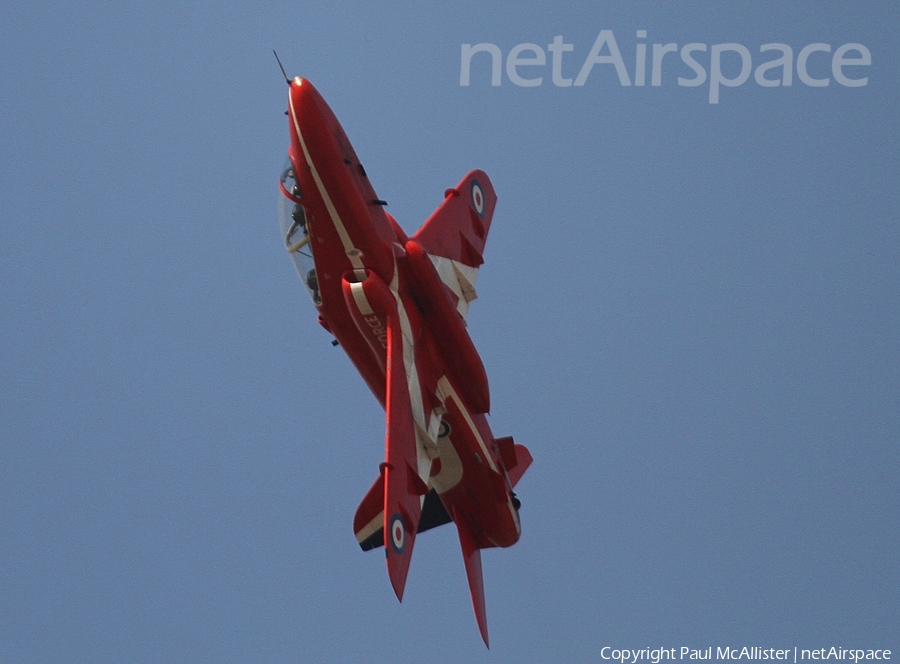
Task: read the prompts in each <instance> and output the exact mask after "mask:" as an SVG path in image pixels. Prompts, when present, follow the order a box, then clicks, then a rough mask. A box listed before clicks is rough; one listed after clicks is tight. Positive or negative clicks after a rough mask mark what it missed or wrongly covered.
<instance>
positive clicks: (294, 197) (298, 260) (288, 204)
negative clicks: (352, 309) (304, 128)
mask: <svg viewBox="0 0 900 664" xmlns="http://www.w3.org/2000/svg"><path fill="white" fill-rule="evenodd" d="M279 184H280V188H281V196H279V201H278V218H279V221H280V222H281V234H282V237H284V246H285V248H286V249H287V250H288V253H289V254H290V255H291V258H292V259H293V261H294V267H295V268H297V273H298V274H299V275H300V279H301V280H302V281H303V284H304V285H305V286H306V290H307V291H309V296H310V297H311V298H312V301H313V303H314V304H315V305H316V306H320V305H321V304H322V296H321V294H320V293H319V280H318V279H317V277H316V264H315V261H314V260H313V255H312V244H311V242H310V235H309V229H308V228H307V225H306V210H305V209H304V207H303V203H302V202H301V201H302V195H301V193H300V186H299V185H298V183H297V174H296V173H295V172H294V165H293V164H292V163H291V160H290V159H288V160H287V163H286V164H285V167H284V168H283V169H282V171H281V182H280V183H279Z"/></svg>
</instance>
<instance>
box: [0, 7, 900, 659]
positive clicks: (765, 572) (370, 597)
mask: <svg viewBox="0 0 900 664" xmlns="http://www.w3.org/2000/svg"><path fill="white" fill-rule="evenodd" d="M898 19H900V11H898V9H897V8H895V7H894V6H893V5H890V4H888V3H867V4H865V5H853V6H850V5H844V4H840V5H838V4H831V3H829V4H828V5H827V6H826V5H823V4H822V3H809V2H799V3H790V4H787V5H783V6H782V5H779V6H777V7H775V6H774V5H773V6H771V7H769V8H764V7H763V6H762V5H761V4H760V3H752V4H751V3H731V2H728V3H721V2H684V3H678V4H677V6H668V5H667V6H663V5H662V4H661V3H650V2H608V3H587V2H573V3H566V4H565V6H563V7H556V8H551V7H547V6H546V3H534V2H531V3H524V4H523V3H511V2H501V3H493V4H491V5H490V6H487V5H486V4H484V3H459V4H453V5H450V4H446V5H442V6H440V7H429V8H424V9H423V8H421V7H420V5H419V4H418V3H385V4H384V5H382V6H379V7H378V8H374V7H372V6H370V5H369V4H362V3H360V4H359V5H356V4H354V3H346V4H342V5H340V6H335V5H332V4H331V3H302V4H301V3H278V2H270V3H262V4H259V3H229V4H214V3H190V4H188V5H186V6H169V5H162V4H158V3H137V4H135V5H130V6H126V5H121V4H111V3H57V4H54V3H45V4H39V5H34V4H29V5H25V4H20V5H15V4H13V5H9V6H4V7H3V8H2V9H0V83H2V85H0V324H2V330H3V334H2V335H0V661H4V662H7V661H8V662H51V661H91V662H122V661H132V662H144V661H146V662H159V661H172V662H231V661H233V662H246V661H273V662H275V661H279V662H280V661H290V662H294V661H317V662H318V661H321V662H327V661H335V662H337V661H385V662H388V661H390V662H407V661H409V662H413V661H417V662H418V661H423V660H424V659H425V658H427V659H428V660H429V661H432V662H458V661H498V662H513V661H515V662H539V661H546V660H547V659H548V658H555V659H558V660H560V661H563V660H565V661H586V662H587V661H597V658H598V652H599V650H600V649H601V648H603V647H604V646H610V647H613V648H644V647H681V646H688V647H691V648H705V647H708V646H714V647H715V646H726V645H729V646H732V647H741V646H745V645H746V646H753V645H755V646H761V647H780V648H793V647H794V646H797V647H798V648H819V647H830V646H832V645H834V646H838V647H846V648H851V647H852V648H893V649H894V650H895V651H898V650H900V643H898V640H897V633H898V631H897V627H898V619H900V555H898V544H900V535H898V532H900V528H898V526H900V508H898V505H900V502H898V501H897V487H898V485H897V477H898V470H900V467H898V466H900V463H898V442H900V415H898V414H900V408H898V403H900V336H898V334H897V329H898V327H900V231H898V226H897V220H896V216H897V212H896V211H897V209H898V202H900V201H898V187H897V176H898V173H900V163H898V161H900V139H898V136H900V126H898V125H900V120H898V118H900V116H898V114H897V108H898V101H900V99H898V97H900V95H898V89H900V88H898V84H897V82H898V78H900V60H898V56H900V41H898V39H897V35H896V25H897V24H898ZM601 30H611V31H612V32H613V34H614V36H615V39H616V42H617V45H618V47H619V49H620V51H621V54H622V58H623V63H624V65H625V67H626V69H627V71H628V72H629V77H630V78H631V79H632V80H633V78H634V76H633V74H634V67H635V53H636V45H637V44H638V43H646V44H647V45H648V46H647V51H648V54H649V55H648V76H647V81H648V85H646V86H643V87H638V86H634V85H631V86H627V87H625V86H622V85H620V81H619V78H618V76H617V74H616V71H615V68H614V66H613V65H610V64H598V65H596V66H595V68H594V69H593V70H591V72H590V75H589V77H588V79H587V80H586V82H585V84H584V85H582V86H570V87H559V86H556V85H554V84H553V83H552V80H551V78H552V71H551V70H552V65H551V57H552V56H551V52H550V50H548V48H547V47H548V45H550V44H551V43H552V42H553V40H554V37H556V36H557V35H562V36H563V38H564V40H565V43H569V44H572V50H571V52H567V53H565V54H564V56H565V57H564V60H563V61H562V62H563V75H564V77H568V78H575V77H576V76H577V74H578V73H579V71H580V69H581V67H582V64H583V63H584V62H585V59H586V58H588V56H589V53H590V51H591V47H592V46H593V44H594V42H595V40H596V39H597V36H598V34H599V33H600V31H601ZM639 30H646V31H647V37H646V38H645V39H639V38H637V36H636V35H637V31H639ZM479 43H491V44H494V45H496V46H497V47H498V48H499V49H500V51H501V53H502V55H503V57H504V68H503V76H502V80H501V85H499V86H492V85H491V84H490V72H489V67H488V62H489V58H488V56H487V55H486V54H484V53H482V54H479V55H477V56H476V59H475V60H473V69H472V78H471V82H470V85H469V86H461V85H460V65H461V47H462V45H463V44H479ZM656 43H658V44H668V43H675V44H677V45H678V48H679V49H680V48H682V47H683V46H684V45H686V44H689V43H698V44H705V45H708V46H709V50H707V51H706V52H702V51H700V52H696V53H695V54H694V55H695V57H696V59H697V61H698V62H700V63H701V65H702V66H703V68H704V70H705V71H706V72H709V71H710V70H711V64H710V57H711V53H712V47H713V46H714V45H717V44H740V45H743V46H744V47H746V48H747V50H748V52H749V53H750V55H751V57H752V61H753V64H752V67H753V69H755V68H756V67H757V66H758V65H759V64H761V63H762V62H764V61H766V60H769V59H773V58H774V57H775V56H776V55H777V54H772V53H765V54H762V53H760V47H761V46H762V45H764V44H770V43H779V44H787V45H789V46H790V47H791V49H792V54H793V60H792V61H793V62H794V66H795V67H796V60H797V59H798V55H799V53H800V51H801V50H802V49H803V48H804V47H805V46H807V45H809V44H816V43H822V44H828V45H829V48H830V52H828V53H826V52H824V51H814V52H812V53H811V54H810V56H809V60H808V70H809V74H810V76H812V77H814V78H828V79H829V80H830V82H829V85H828V86H826V87H810V86H808V85H806V84H804V83H803V82H802V81H801V80H800V79H799V78H798V74H797V72H796V69H794V70H793V84H792V85H791V86H790V87H784V86H778V87H763V86H760V85H759V84H757V83H756V81H755V79H754V76H753V75H752V74H751V75H750V76H749V79H748V80H747V82H745V83H744V84H742V85H740V86H738V87H733V88H732V87H724V86H723V87H721V89H720V99H719V103H717V104H711V103H709V83H708V81H707V83H706V84H704V85H701V86H697V87H686V86H681V85H679V84H678V83H677V78H678V77H682V78H689V77H691V76H693V74H692V70H691V69H690V68H689V67H688V66H687V65H686V64H685V62H684V61H682V60H681V59H680V57H679V54H678V53H673V54H670V55H667V56H665V57H666V58H671V59H666V60H664V61H663V62H664V67H663V70H662V75H663V76H662V85H660V86H651V85H649V78H650V76H649V67H650V64H649V63H650V59H651V56H652V45H653V44H656ZM848 43H857V44H862V45H864V46H865V47H866V48H867V49H868V50H869V52H870V53H871V65H868V66H859V67H851V68H849V69H847V70H846V71H847V72H849V73H850V74H851V75H852V76H853V77H854V78H855V77H861V76H867V78H868V82H867V84H866V85H865V86H862V87H846V86H842V85H840V84H839V83H838V82H837V81H836V80H835V76H834V73H833V71H832V69H831V66H830V63H831V58H832V57H833V56H834V54H835V52H836V51H837V49H838V48H839V47H840V46H841V45H843V44H848ZM519 44H536V45H538V46H539V47H540V48H541V49H542V51H543V52H544V53H545V56H546V58H547V60H546V62H547V64H546V65H545V66H531V67H529V66H524V67H519V68H518V69H515V70H514V71H515V72H517V73H519V74H520V75H522V76H523V77H529V78H531V77H537V76H542V77H543V81H542V84H541V85H538V86H534V87H521V86H517V85H515V84H514V83H513V82H512V80H511V78H510V77H509V76H508V72H507V70H506V58H507V56H508V54H509V53H510V51H511V50H513V48H514V47H516V46H517V45H519ZM273 48H274V49H277V50H278V52H279V54H280V56H281V58H282V60H283V62H284V63H285V67H286V68H287V69H288V71H289V72H290V73H291V74H292V75H293V74H299V75H303V76H306V77H308V78H310V79H311V80H312V81H313V82H314V83H315V85H316V86H317V87H318V89H319V90H320V92H322V94H323V95H324V96H325V98H326V99H327V100H328V102H329V104H330V105H331V106H332V108H333V110H334V111H335V113H336V114H337V116H338V117H339V118H340V120H341V122H342V123H343V125H344V128H345V130H346V131H347V134H348V135H349V137H350V139H351V140H352V141H353V143H354V147H355V148H356V151H357V153H358V154H359V156H360V157H361V159H362V161H363V163H364V164H365V166H366V170H367V171H368V173H369V176H370V178H371V180H372V182H373V184H374V185H375V188H376V191H377V192H378V194H379V196H381V197H382V198H384V199H386V200H387V201H388V202H389V208H388V209H389V210H390V211H391V213H392V214H393V215H394V216H395V217H396V218H397V220H398V221H399V222H400V224H401V225H402V226H403V227H404V228H405V229H406V230H407V231H410V232H412V231H414V230H415V229H416V228H417V227H418V226H419V224H420V223H421V222H422V221H423V220H424V219H425V218H426V217H427V216H428V215H429V214H430V212H431V211H432V210H433V209H434V208H435V207H436V206H437V205H438V204H439V203H440V201H441V198H442V192H443V191H444V189H445V188H447V187H450V186H453V185H454V184H456V182H458V181H459V179H460V178H461V177H462V176H463V175H464V174H465V173H466V172H467V171H468V170H470V169H471V168H483V169H485V170H486V171H487V172H488V173H489V174H490V176H491V178H492V180H493V183H494V187H495V189H496V191H497V194H498V197H499V201H498V207H497V211H496V214H495V217H494V221H493V226H492V230H491V236H490V238H489V241H488V245H487V249H486V252H485V258H486V263H485V265H484V267H483V269H482V270H481V273H480V276H479V283H478V290H479V300H478V301H477V302H476V303H474V304H473V307H472V309H471V310H470V314H469V329H470V331H471V333H472V335H473V338H474V339H475V342H476V344H477V346H478V348H479V350H480V351H481V353H482V357H483V359H484V362H485V365H486V368H487V370H488V376H489V378H490V382H491V392H492V408H493V410H492V414H491V426H492V428H493V430H494V432H495V434H496V435H498V436H499V435H513V436H515V438H516V440H517V441H518V442H521V443H524V444H526V445H527V446H528V447H529V448H530V449H531V451H532V454H533V455H534V458H535V462H534V465H533V466H532V468H531V469H530V470H529V472H528V474H527V475H526V476H525V478H524V479H523V480H522V482H521V484H520V487H519V491H518V492H519V495H520V497H521V499H522V502H523V507H522V519H523V536H522V539H521V541H520V542H519V543H518V544H517V545H515V546H514V547H512V548H511V549H508V550H491V551H487V552H485V555H484V565H485V578H486V591H487V605H488V619H489V625H490V633H491V643H492V650H491V651H490V652H488V651H486V650H485V649H484V646H483V644H482V643H481V640H480V638H479V637H478V632H477V627H476V625H475V620H474V617H473V615H472V610H471V606H470V602H469V597H468V592H467V588H466V581H465V574H464V569H463V565H462V560H461V558H460V553H459V545H458V543H457V541H456V536H455V533H454V532H453V531H452V529H450V530H448V529H446V528H444V529H438V530H436V531H433V532H430V533H428V534H427V535H423V536H422V537H421V538H419V539H418V540H417V545H416V554H415V556H414V559H413V563H412V568H411V572H410V577H409V581H408V584H407V590H406V596H405V598H404V602H403V603H402V604H398V603H397V602H396V599H395V598H394V596H393V592H392V590H391V587H390V583H389V582H388V579H387V574H386V571H385V568H384V562H383V558H382V557H381V556H380V554H379V553H369V554H364V553H362V552H360V551H359V549H358V547H357V545H356V543H355V539H354V537H353V534H352V529H351V519H352V515H353V511H354V510H355V508H356V505H357V503H358V502H359V500H360V499H361V498H362V496H363V494H364V493H365V491H366V490H367V489H368V487H369V485H370V484H371V482H372V480H373V479H374V478H375V475H376V473H377V468H378V463H379V462H380V461H381V457H382V454H383V436H384V428H383V413H382V412H381V410H380V408H379V407H378V404H377V403H376V401H375V399H374V398H373V397H372V395H371V394H370V393H369V392H368V390H367V389H366V387H365V386H364V384H363V382H362V380H361V379H360V378H359V377H358V375H357V374H356V372H355V371H354V370H353V368H352V366H351V365H350V363H349V361H348V360H347V359H346V358H345V357H344V356H343V354H342V353H341V351H340V349H339V348H338V349H335V348H332V347H331V345H330V343H329V341H330V337H329V335H328V334H327V333H325V332H324V330H322V329H321V328H320V327H319V325H318V324H317V323H316V321H315V310H314V308H313V306H312V304H311V303H310V302H309V300H308V298H307V296H306V294H305V292H304V290H303V287H302V285H301V283H300V281H299V279H298V278H297V277H296V274H295V273H294V271H293V267H292V265H291V262H290V260H289V259H288V257H287V256H286V255H285V253H284V249H283V245H282V241H281V238H280V237H279V231H278V224H277V219H276V202H277V176H278V173H279V169H280V167H281V165H282V164H283V161H284V157H285V152H286V149H287V141H288V135H287V124H286V119H285V117H284V115H283V111H284V108H285V104H286V92H287V91H286V86H285V85H284V81H283V80H282V78H281V74H280V72H279V71H278V68H277V65H276V63H275V61H274V58H273V56H272V53H271V51H272V49H273ZM604 53H606V51H604ZM522 55H523V57H532V56H535V52H533V51H531V52H525V53H523V54H522ZM850 55H851V56H856V55H858V54H857V53H851V54H850ZM721 57H722V71H723V75H724V76H726V77H730V78H735V77H737V75H738V72H739V69H740V67H739V64H740V56H739V55H738V54H737V53H736V52H733V51H732V52H727V53H725V54H723V55H722V56H721ZM670 67H671V68H670ZM778 75H779V74H778V73H775V72H770V73H769V74H767V77H768V78H770V79H775V78H778Z"/></svg>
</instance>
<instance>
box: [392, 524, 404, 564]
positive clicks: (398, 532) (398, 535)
mask: <svg viewBox="0 0 900 664" xmlns="http://www.w3.org/2000/svg"><path fill="white" fill-rule="evenodd" d="M391 544H392V545H393V548H394V553H396V554H397V555H400V554H401V553H403V546H404V545H405V544H406V529H405V528H404V527H403V517H401V516H400V515H399V514H395V515H394V516H392V517H391Z"/></svg>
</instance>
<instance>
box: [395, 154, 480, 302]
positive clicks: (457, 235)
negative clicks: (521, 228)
mask: <svg viewBox="0 0 900 664" xmlns="http://www.w3.org/2000/svg"><path fill="white" fill-rule="evenodd" d="M496 204H497V196H496V194H495V193H494V187H493V185H492V184H491V181H490V178H488V176H487V173H485V172H484V171H479V170H476V171H471V172H470V173H468V174H467V175H466V176H465V177H464V178H463V179H462V180H461V181H460V183H459V184H458V185H456V187H454V188H453V189H448V190H447V191H446V192H444V202H443V203H442V204H441V205H440V207H438V209H437V210H435V211H434V213H433V214H432V215H431V216H430V217H429V218H428V220H427V221H426V222H425V223H424V224H423V225H422V228H420V229H419V230H418V231H417V232H416V234H415V235H413V236H412V238H411V239H413V240H415V241H416V242H418V243H419V244H420V245H421V246H422V248H423V249H424V250H425V252H426V253H427V254H428V255H429V257H430V258H431V260H432V262H433V263H434V266H435V269H436V270H437V272H438V274H439V275H440V277H441V280H442V281H443V282H444V284H445V285H446V286H447V288H448V289H449V291H450V292H451V294H452V295H451V298H452V299H453V300H454V303H455V304H456V307H457V310H458V311H459V313H460V315H462V316H463V318H465V316H466V314H467V312H468V308H469V303H470V302H471V301H472V300H474V299H475V297H476V292H475V280H476V279H477V277H478V268H479V267H480V266H481V264H482V263H484V258H483V254H484V246H485V242H486V241H487V235H488V231H489V230H490V228H491V219H492V218H493V216H494V207H495V206H496Z"/></svg>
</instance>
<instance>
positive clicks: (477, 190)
mask: <svg viewBox="0 0 900 664" xmlns="http://www.w3.org/2000/svg"><path fill="white" fill-rule="evenodd" d="M472 205H474V206H475V211H476V212H477V213H478V216H479V217H480V216H481V215H483V214H484V191H482V189H481V185H480V184H478V180H472Z"/></svg>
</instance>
